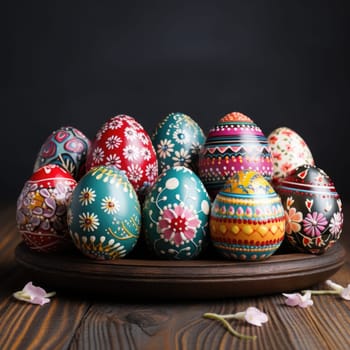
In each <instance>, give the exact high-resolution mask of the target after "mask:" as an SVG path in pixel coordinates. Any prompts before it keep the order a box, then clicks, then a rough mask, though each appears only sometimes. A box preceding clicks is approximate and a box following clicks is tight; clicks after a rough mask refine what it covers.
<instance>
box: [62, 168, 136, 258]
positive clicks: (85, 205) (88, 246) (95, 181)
mask: <svg viewBox="0 0 350 350" xmlns="http://www.w3.org/2000/svg"><path fill="white" fill-rule="evenodd" d="M67 221H68V227H69V232H70V235H71V237H72V239H73V242H74V244H75V245H76V247H77V248H78V249H79V250H80V251H81V252H82V253H83V254H85V255H86V256H88V257H90V258H93V259H98V260H112V259H118V258H123V257H124V256H126V255H127V254H128V253H130V252H131V251H132V249H133V248H134V246H135V245H136V243H137V241H138V238H139V235H140V227H141V207H140V203H139V200H138V197H137V194H136V192H135V189H134V187H133V186H132V185H131V183H130V182H129V180H128V178H127V177H126V175H125V173H124V172H122V171H120V170H118V169H117V168H115V167H113V166H103V165H102V166H96V167H94V168H92V169H90V170H89V171H88V172H87V173H86V174H85V175H84V176H83V177H82V179H81V180H80V181H79V183H78V185H77V187H76V188H75V189H74V192H73V194H72V196H71V201H70V204H69V206H68V220H67Z"/></svg>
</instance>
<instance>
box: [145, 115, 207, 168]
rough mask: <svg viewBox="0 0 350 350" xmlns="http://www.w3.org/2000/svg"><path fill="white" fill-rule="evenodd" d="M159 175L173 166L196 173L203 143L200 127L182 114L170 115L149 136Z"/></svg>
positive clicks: (203, 136)
mask: <svg viewBox="0 0 350 350" xmlns="http://www.w3.org/2000/svg"><path fill="white" fill-rule="evenodd" d="M151 140H152V144H153V147H154V149H155V151H156V153H157V160H158V170H159V173H161V172H162V171H163V170H165V169H169V168H171V167H173V166H185V167H187V168H190V169H192V170H194V171H195V172H197V169H198V156H199V152H200V150H201V148H202V146H203V145H204V143H205V135H204V133H203V130H202V129H201V127H200V126H199V125H198V124H197V123H196V122H195V121H194V120H193V119H192V118H191V117H190V116H188V115H186V114H184V113H170V114H169V115H167V116H166V117H165V118H164V119H163V120H162V121H161V122H160V123H159V124H158V125H157V127H156V129H155V131H154V133H153V134H152V136H151Z"/></svg>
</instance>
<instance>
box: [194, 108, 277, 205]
mask: <svg viewBox="0 0 350 350" xmlns="http://www.w3.org/2000/svg"><path fill="white" fill-rule="evenodd" d="M198 168H199V173H198V174H199V177H200V178H201V180H202V181H203V183H204V186H205V187H206V188H207V190H208V192H209V195H210V196H211V198H212V199H213V200H214V198H215V195H216V194H217V193H218V192H219V191H220V190H221V189H222V188H223V186H224V184H225V182H226V180H227V179H228V178H229V177H231V176H232V175H234V174H235V173H236V172H238V171H241V170H253V171H256V172H258V173H260V174H262V175H263V176H264V177H265V178H266V179H267V180H268V181H270V179H271V176H272V161H271V153H270V149H269V146H268V142H267V138H266V137H265V135H264V133H263V132H262V130H261V129H260V128H259V127H258V126H257V125H256V124H255V123H254V122H253V120H252V119H250V118H249V117H247V116H246V115H244V114H242V113H239V112H232V113H229V114H226V115H225V116H224V117H222V118H221V119H220V120H219V121H218V123H217V124H216V125H215V126H214V127H213V128H212V129H211V130H210V131H209V134H208V136H207V138H206V141H205V144H204V146H203V148H202V150H201V152H200V153H199V164H198Z"/></svg>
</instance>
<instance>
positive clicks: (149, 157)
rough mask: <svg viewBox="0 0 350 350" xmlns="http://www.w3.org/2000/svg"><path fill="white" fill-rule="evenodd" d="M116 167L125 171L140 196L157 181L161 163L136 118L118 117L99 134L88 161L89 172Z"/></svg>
mask: <svg viewBox="0 0 350 350" xmlns="http://www.w3.org/2000/svg"><path fill="white" fill-rule="evenodd" d="M100 165H107V166H115V167H116V168H118V169H119V170H123V171H124V172H125V174H126V176H127V178H128V179H129V181H130V183H131V184H132V185H133V187H134V189H135V191H136V192H137V194H138V195H142V194H144V193H145V192H146V191H147V190H148V189H149V188H150V187H151V186H152V185H153V184H154V183H155V181H156V178H157V176H158V162H157V156H156V152H155V150H154V148H153V145H152V141H151V138H150V136H149V135H148V133H147V132H146V130H145V129H144V128H143V126H142V125H141V124H140V123H139V122H137V121H136V120H135V119H134V118H133V117H130V116H128V115H117V116H114V117H112V118H110V119H109V120H107V121H106V122H105V123H104V124H103V125H102V127H101V128H100V129H99V130H98V132H97V134H96V137H95V140H94V142H93V145H92V147H91V150H90V153H89V155H88V158H87V162H86V167H87V170H90V169H91V168H93V167H95V166H100Z"/></svg>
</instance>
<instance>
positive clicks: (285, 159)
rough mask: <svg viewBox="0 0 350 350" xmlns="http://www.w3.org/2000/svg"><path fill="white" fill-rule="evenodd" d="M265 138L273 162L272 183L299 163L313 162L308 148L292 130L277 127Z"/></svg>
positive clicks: (286, 174)
mask: <svg viewBox="0 0 350 350" xmlns="http://www.w3.org/2000/svg"><path fill="white" fill-rule="evenodd" d="M267 140H268V143H269V146H270V150H271V157H272V162H273V174H272V180H273V183H276V182H278V180H280V179H282V178H284V177H286V176H288V175H289V174H290V173H291V172H292V171H293V170H294V169H295V168H297V167H299V166H301V165H304V164H310V165H314V164H315V163H314V159H313V156H312V153H311V151H310V148H309V147H308V145H307V144H306V142H305V141H304V139H303V138H302V137H301V136H300V135H299V134H297V133H296V132H295V131H294V130H292V129H290V128H287V127H280V128H277V129H275V130H273V131H272V132H271V133H270V134H269V136H268V137H267Z"/></svg>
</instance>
